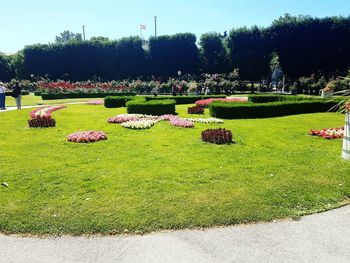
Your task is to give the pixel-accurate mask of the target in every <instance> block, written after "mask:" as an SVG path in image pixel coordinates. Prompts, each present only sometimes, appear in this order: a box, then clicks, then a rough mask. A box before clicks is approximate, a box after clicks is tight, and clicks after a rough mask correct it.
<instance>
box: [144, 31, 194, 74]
mask: <svg viewBox="0 0 350 263" xmlns="http://www.w3.org/2000/svg"><path fill="white" fill-rule="evenodd" d="M150 61H151V65H152V69H153V71H152V74H155V75H157V76H165V77H168V76H177V72H178V71H179V70H180V71H181V72H182V74H193V73H197V72H198V67H199V65H200V58H199V50H198V47H197V45H196V36H195V35H194V34H191V33H183V34H176V35H172V36H159V37H152V38H151V39H150Z"/></svg>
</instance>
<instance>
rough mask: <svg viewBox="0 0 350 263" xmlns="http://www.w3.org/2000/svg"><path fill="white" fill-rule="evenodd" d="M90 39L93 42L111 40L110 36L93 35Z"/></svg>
mask: <svg viewBox="0 0 350 263" xmlns="http://www.w3.org/2000/svg"><path fill="white" fill-rule="evenodd" d="M90 41H92V42H108V41H110V40H109V38H108V37H103V36H97V37H91V38H90Z"/></svg>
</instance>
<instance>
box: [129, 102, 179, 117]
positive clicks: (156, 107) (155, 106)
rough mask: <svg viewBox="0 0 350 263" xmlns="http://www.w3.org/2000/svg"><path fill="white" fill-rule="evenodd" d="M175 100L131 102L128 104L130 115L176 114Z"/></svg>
mask: <svg viewBox="0 0 350 263" xmlns="http://www.w3.org/2000/svg"><path fill="white" fill-rule="evenodd" d="M175 104H176V103H175V100H151V101H146V100H144V99H137V100H131V101H128V102H127V103H126V108H127V112H128V113H138V114H147V115H163V114H175Z"/></svg>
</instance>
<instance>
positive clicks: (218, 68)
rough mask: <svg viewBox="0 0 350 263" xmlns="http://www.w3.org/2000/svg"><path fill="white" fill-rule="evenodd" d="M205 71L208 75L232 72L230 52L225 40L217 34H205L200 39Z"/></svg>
mask: <svg viewBox="0 0 350 263" xmlns="http://www.w3.org/2000/svg"><path fill="white" fill-rule="evenodd" d="M199 45H200V47H201V55H202V61H203V62H202V63H203V71H204V72H206V73H223V72H229V71H230V70H231V65H230V60H229V56H228V50H227V48H226V46H225V45H224V38H223V37H222V36H221V35H220V34H219V33H216V32H210V33H206V34H203V35H202V36H201V38H200V41H199Z"/></svg>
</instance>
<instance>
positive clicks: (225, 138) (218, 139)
mask: <svg viewBox="0 0 350 263" xmlns="http://www.w3.org/2000/svg"><path fill="white" fill-rule="evenodd" d="M202 141H204V142H210V143H215V144H230V143H231V142H232V132H231V131H230V130H226V129H221V128H219V129H208V130H205V131H202Z"/></svg>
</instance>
